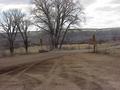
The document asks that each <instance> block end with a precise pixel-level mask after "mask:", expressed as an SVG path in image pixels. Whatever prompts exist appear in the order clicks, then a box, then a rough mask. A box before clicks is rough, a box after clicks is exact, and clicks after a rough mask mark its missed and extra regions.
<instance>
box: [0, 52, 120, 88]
mask: <svg viewBox="0 0 120 90" xmlns="http://www.w3.org/2000/svg"><path fill="white" fill-rule="evenodd" d="M43 57H45V58H48V59H46V60H44V59H45V58H43ZM42 58H43V59H42ZM28 59H29V60H30V62H32V63H29V64H26V65H23V66H20V67H17V68H15V69H13V70H10V71H9V72H5V73H2V74H0V90H120V59H119V57H112V56H106V55H98V54H92V53H83V52H69V53H67V52H62V53H61V52H51V53H46V54H43V55H42V54H41V55H30V56H29V57H28V56H23V57H21V56H19V58H18V56H17V58H16V57H13V58H4V59H2V60H1V61H3V60H6V63H7V62H8V61H9V63H8V64H10V65H13V63H14V65H15V64H16V63H15V61H17V64H20V62H21V61H20V62H19V60H23V62H22V64H23V63H27V62H26V61H25V60H28ZM11 60H13V63H12V62H11ZM33 60H34V61H37V63H33ZM38 62H39V63H38ZM2 67H6V66H4V65H3V66H2Z"/></svg>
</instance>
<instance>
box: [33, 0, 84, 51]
mask: <svg viewBox="0 0 120 90" xmlns="http://www.w3.org/2000/svg"><path fill="white" fill-rule="evenodd" d="M33 3H34V4H35V6H36V7H35V9H34V16H35V17H34V18H35V25H36V26H37V27H38V28H39V29H41V30H44V31H45V32H47V33H48V34H49V37H50V42H51V46H52V47H51V49H55V48H59V49H60V48H61V47H62V44H63V42H64V39H65V36H66V34H67V32H68V31H69V29H70V27H71V26H73V25H75V24H77V23H78V22H79V23H80V21H81V20H82V19H83V18H82V17H83V12H82V8H81V6H80V4H79V5H77V4H76V3H75V1H74V0H34V2H33Z"/></svg>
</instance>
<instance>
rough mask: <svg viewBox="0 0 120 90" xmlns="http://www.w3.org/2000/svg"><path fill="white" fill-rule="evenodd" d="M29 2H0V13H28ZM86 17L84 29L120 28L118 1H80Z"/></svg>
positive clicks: (119, 6) (28, 0) (119, 0)
mask: <svg viewBox="0 0 120 90" xmlns="http://www.w3.org/2000/svg"><path fill="white" fill-rule="evenodd" d="M30 2H31V1H30V0H0V11H3V10H7V9H12V8H18V9H22V10H23V11H24V12H29V10H30V8H31V7H32V6H33V5H32V4H31V3H30ZM80 2H81V4H82V5H83V7H84V12H85V15H86V22H85V23H84V24H82V27H84V28H111V27H120V0H81V1H80Z"/></svg>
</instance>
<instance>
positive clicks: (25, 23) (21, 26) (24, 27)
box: [17, 18, 31, 53]
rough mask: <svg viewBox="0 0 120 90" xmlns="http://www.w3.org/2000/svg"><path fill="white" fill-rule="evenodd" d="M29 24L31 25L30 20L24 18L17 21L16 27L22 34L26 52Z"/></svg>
mask: <svg viewBox="0 0 120 90" xmlns="http://www.w3.org/2000/svg"><path fill="white" fill-rule="evenodd" d="M30 25H31V23H30V21H29V20H26V19H24V18H23V19H22V20H21V21H20V22H19V23H17V28H18V30H19V32H20V34H21V36H22V39H23V42H24V48H25V50H26V53H28V47H29V40H28V28H29V26H30Z"/></svg>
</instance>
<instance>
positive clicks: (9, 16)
mask: <svg viewBox="0 0 120 90" xmlns="http://www.w3.org/2000/svg"><path fill="white" fill-rule="evenodd" d="M17 14H18V10H15V9H14V10H8V11H4V12H3V13H2V16H3V17H2V20H1V28H2V32H3V33H2V36H3V37H5V38H6V39H7V41H8V44H9V50H10V53H11V54H13V53H14V41H15V38H16V35H17V27H16V20H17V18H16V16H17Z"/></svg>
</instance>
